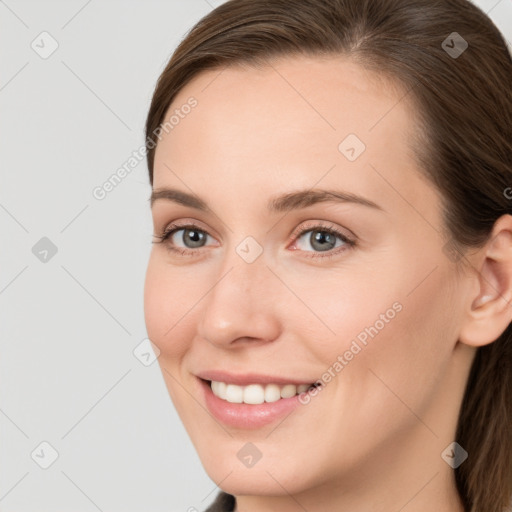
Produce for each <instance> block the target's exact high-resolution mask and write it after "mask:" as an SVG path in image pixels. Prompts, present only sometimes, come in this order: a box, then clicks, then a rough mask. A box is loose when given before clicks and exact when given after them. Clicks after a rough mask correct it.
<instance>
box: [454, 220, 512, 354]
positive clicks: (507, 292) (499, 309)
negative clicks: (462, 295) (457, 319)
mask: <svg viewBox="0 0 512 512" xmlns="http://www.w3.org/2000/svg"><path fill="white" fill-rule="evenodd" d="M471 261H472V262H476V266H475V268H474V270H475V272H474V275H472V276H471V279H474V281H475V282H474V286H473V289H474V293H472V294H471V295H470V297H468V302H467V310H466V312H465V314H464V322H463V325H462V328H461V331H460V334H459V341H460V342H461V343H465V344H466V345H470V346H473V347H480V346H483V345H488V344H489V343H492V342H493V341H495V340H496V339H498V338H499V337H500V336H501V334H502V333H503V331H504V330H505V329H506V328H507V326H508V324H509V323H510V322H511V321H512V302H511V301H512V216H511V215H508V214H507V215H503V216H501V217H500V218H499V219H498V220H497V221H496V222H495V224H494V228H493V231H492V234H491V237H490V238H489V241H488V242H487V243H486V245H485V246H484V247H482V248H481V249H479V250H478V252H477V255H476V257H475V259H472V260H471Z"/></svg>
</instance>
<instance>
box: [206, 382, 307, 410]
mask: <svg viewBox="0 0 512 512" xmlns="http://www.w3.org/2000/svg"><path fill="white" fill-rule="evenodd" d="M210 386H211V389H212V392H213V394H214V395H215V396H216V397H218V398H220V399H222V400H225V401H227V402H230V403H232V404H241V403H245V404H252V405H258V404H263V403H265V402H277V401H278V400H281V399H282V398H291V397H293V396H295V395H297V394H300V393H304V392H305V391H308V390H309V389H310V388H314V387H316V384H300V385H298V386H296V385H295V384H284V385H278V384H266V385H261V384H249V385H248V386H238V385H237V384H227V383H226V382H219V381H211V382H210Z"/></svg>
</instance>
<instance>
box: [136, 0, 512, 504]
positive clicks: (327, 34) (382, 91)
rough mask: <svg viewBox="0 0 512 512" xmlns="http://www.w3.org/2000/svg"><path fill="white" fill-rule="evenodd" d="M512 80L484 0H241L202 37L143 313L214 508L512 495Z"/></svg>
mask: <svg viewBox="0 0 512 512" xmlns="http://www.w3.org/2000/svg"><path fill="white" fill-rule="evenodd" d="M511 84H512V62H511V57H510V54H509V53H508V51H507V47H506V43H505V41H504V39H503V37H502V36H501V35H500V33H499V31H498V29H497V28H496V27H495V26H494V25H493V24H492V22H491V21H490V20H489V19H488V18H487V17H486V16H485V14H484V13H482V12H481V11H480V10H479V9H478V8H477V7H475V6H474V5H473V4H471V3H469V2H468V1H465V0H439V1H435V2H433V1H432V0H410V1H399V0H301V1H300V2H297V1H295V0H273V1H272V2H269V1H267V0H231V1H228V2H227V3H225V4H224V5H222V6H220V7H218V8H217V9H215V10H214V11H212V12H211V13H210V14H209V15H208V16H206V17H205V18H204V19H203V20H201V21H200V22H199V23H198V24H197V25H196V26H195V27H194V28H193V29H192V30H191V32H190V33H189V34H188V35H187V37H186V38H185V39H184V40H183V41H182V43H181V44H180V46H179V47H178V49H177V50H176V51H175V53H174V55H173V56H172V58H171V60H170V62H169V63H168V65H167V67H166V68H165V70H164V71H163V73H162V75H161V77H160V79H159V81H158V84H157V86H156V90H155V93H154V96H153V100H152V103H151V107H150V110H149V114H148V118H147V125H146V135H147V159H148V167H149V172H150V179H151V184H152V187H153V189H152V197H151V205H152V214H153V221H154V229H155V232H154V234H155V245H154V247H153V250H152V253H151V257H150V261H149V265H148V270H147V276H146V289H145V315H146V324H147V328H148V334H149V337H150V339H151V340H152V341H153V342H154V343H155V345H156V346H157V347H158V349H159V350H160V352H161V354H160V357H159V363H160V366H161V369H162V372H163V376H164V379H165V381H166V384H167V387H168V390H169V394H170V396H171V398H172V401H173V402H174V405H175V407H176V409H177V411H178V413H179V414H180V417H181V419H182V421H183V423H184V426H185V428H186V429H187V432H188V434H189V435H190V437H191V439H192V442H193V443H194V446H195V448H196V449H197V451H198V454H199V456H200V458H201V461H202V463H203V465H204V467H205V469H206V471H207V473H208V474H209V476H210V477H211V478H212V479H213V480H214V481H215V482H216V483H217V484H218V486H219V487H220V488H221V489H222V490H223V492H220V493H219V495H218V497H217V500H216V503H215V504H214V505H212V507H211V508H209V509H208V510H210V511H220V510H237V511H238V512H242V511H244V512H245V511H247V512H252V511H260V510H268V511H271V510H279V511H296V510H297V511H299V510H300V511H302V510H307V511H308V512H315V511H325V510H340V511H341V510H343V511H345V510H347V511H348V510H350V511H351V512H362V511H367V510H372V511H379V512H388V511H398V510H401V511H415V512H423V511H432V510H435V511H436V512H448V511H450V512H455V511H465V512H468V511H471V512H503V511H504V510H506V509H507V507H508V506H509V504H510V501H511V494H512V432H511V424H512V421H511V420H512V402H511V390H512V372H511V371H510V370H511V366H512V364H511V362H512V339H511V328H510V322H511V320H512V308H511V307H510V300H511V298H512V215H511V213H512V204H511V198H512V193H511V192H512V188H510V187H512V95H511Z"/></svg>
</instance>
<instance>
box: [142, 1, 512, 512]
mask: <svg viewBox="0 0 512 512" xmlns="http://www.w3.org/2000/svg"><path fill="white" fill-rule="evenodd" d="M453 32H457V33H458V34H459V35H460V36H462V38H463V39H464V40H465V41H466V42H467V44H468V47H467V49H466V50H465V51H463V53H461V54H459V55H457V54H453V53H450V52H449V48H452V47H453V48H455V50H457V49H463V47H462V46H457V45H458V43H457V45H456V44H455V42H454V41H455V39H453V38H454V37H455V38H456V39H457V38H458V40H459V41H461V39H460V37H459V36H454V35H453ZM449 36H450V37H452V39H450V38H449ZM445 40H446V41H448V43H444V41H445ZM298 54H304V55H312V56H315V55H346V56H348V57H350V58H352V59H353V60H354V61H355V62H358V63H359V64H360V65H362V66H364V67H366V68H368V69H371V70H374V71H377V72H379V73H381V74H382V75H383V76H387V77H390V78H392V79H394V80H395V83H398V84H400V85H402V86H404V90H407V91H408V92H410V97H411V99H412V100H413V101H414V103H415V105H416V106H417V112H415V114H417V116H418V122H417V125H416V132H415V133H414V134H411V140H410V143H411V147H412V148H413V149H414V154H415V156H416V158H417V159H418V162H420V164H421V168H422V171H423V172H424V173H425V175H426V176H427V177H428V179H430V180H431V182H432V183H434V184H435V185H436V186H437V188H438V190H439V192H440V195H441V197H442V200H443V215H444V221H445V222H444V224H445V226H444V228H445V229H446V234H447V235H448V239H449V244H447V245H449V246H450V247H451V252H450V254H452V255H453V254H459V255H461V254H462V255H463V254H464V252H465V250H466V249H467V248H470V247H480V246H482V245H483V244H484V243H485V242H486V241H488V240H489V237H490V234H491V231H492V228H493V226H494V223H495V221H496V220H497V219H498V218H499V217H500V216H501V215H503V214H506V213H512V205H511V199H512V195H509V194H507V193H506V192H505V191H506V190H507V189H508V187H509V186H512V93H511V86H512V59H511V55H510V53H509V51H508V49H507V45H506V42H505V39H504V38H503V36H502V35H501V34H500V32H499V30H498V29H497V28H496V26H495V25H494V24H493V23H492V21H491V20H490V19H489V18H488V17H487V16H486V15H485V14H484V13H483V12H482V11H481V10H480V9H479V8H478V7H476V6H475V5H473V4H472V3H471V2H470V1H468V0H301V1H300V2H299V1H297V0H230V1H228V2H226V3H225V4H223V5H221V6H219V7H218V8H217V9H215V10H214V11H212V12H211V13H210V14H208V15H207V16H205V17H204V18H203V19H202V20H200V21H199V22H198V23H197V25H196V26H195V27H193V29H192V30H191V31H190V32H189V33H188V34H187V36H186V37H185V39H184V40H183V41H182V42H181V44H180V45H179V46H178V48H177V50H176V51H175V52H174V54H173V56H172V58H171V60H170V61H169V63H168V64H167V66H166V68H165V70H164V71H163V73H162V75H161V76H160V78H159V80H158V83H157V86H156V90H155V92H154V96H153V99H152V103H151V106H150V109H149V113H148V117H147V122H146V137H147V138H146V147H147V162H148V168H149V175H150V181H151V184H152V183H153V163H154V155H155V147H156V142H157V141H156V140H155V138H154V136H155V133H158V128H159V126H160V125H161V123H162V122H163V120H164V117H165V114H166V112H167V109H168V108H169V106H170V104H171V102H172V101H173V98H174V97H175V96H176V94H177V93H178V92H179V91H180V90H181V89H182V88H183V87H184V86H185V85H186V84H187V83H188V82H189V81H190V80H191V79H192V78H193V77H194V76H196V75H197V74H199V73H200V72H201V71H203V70H207V69H213V68H222V67H223V66H229V65H230V64H237V63H248V64H253V65H260V64H261V65H264V64H265V62H266V61H267V60H268V59H270V58H272V57H282V56H284V57H286V56H293V55H298ZM508 190H512V189H508ZM455 260H456V261H457V258H455ZM458 260H459V261H460V262H462V261H464V258H463V257H461V258H458ZM511 325H512V324H509V326H508V327H507V328H506V330H505V331H504V332H503V334H502V335H501V336H500V337H499V338H498V339H497V340H495V341H494V342H493V343H490V344H489V345H486V346H484V347H480V348H479V349H478V350H477V353H476V357H475V360H474V362H473V366H472V368H471V372H470V376H469V379H468V383H467V387H466V392H465V395H464V399H463V403H462V406H461V410H460V416H459V421H458V428H457V435H456V441H457V442H458V443H459V444H460V445H461V446H462V447H463V448H464V449H465V450H466V451H467V452H468V453H469V457H468V459H467V460H466V461H465V462H464V463H463V464H462V465H461V466H459V467H458V468H457V469H456V470H455V477H456V483H457V487H458V491H459V494H460V496H461V499H462V501H463V504H464V507H465V509H466V511H467V512H483V511H485V512H503V511H504V510H506V509H507V507H508V506H509V505H510V501H511V497H512V399H511V397H512V328H511Z"/></svg>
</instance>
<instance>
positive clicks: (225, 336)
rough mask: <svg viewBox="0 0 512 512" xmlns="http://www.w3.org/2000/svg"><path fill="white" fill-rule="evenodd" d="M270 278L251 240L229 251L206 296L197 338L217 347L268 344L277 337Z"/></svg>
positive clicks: (275, 311) (254, 243)
mask: <svg viewBox="0 0 512 512" xmlns="http://www.w3.org/2000/svg"><path fill="white" fill-rule="evenodd" d="M256 244H257V245H256ZM272 277H273V276H272V273H271V272H270V270H269V269H268V268H267V265H266V261H265V258H264V254H263V248H262V247H261V246H260V245H259V244H258V243H257V242H256V241H255V240H254V239H252V240H251V239H244V240H242V242H240V243H239V244H238V245H236V246H234V247H232V248H230V249H229V253H228V254H225V255H224V258H223V261H222V264H221V265H220V266H219V272H218V277H217V278H216V280H215V282H214V283H213V285H212V287H211V289H210V291H209V292H208V293H207V295H206V296H205V304H204V309H203V315H202V319H201V322H200V328H199V330H200V334H201V335H202V336H203V337H204V338H206V339H207V340H209V341H210V342H212V343H214V344H219V345H221V344H222V345H226V344H229V343H231V342H233V341H235V340H237V339H240V338H253V339H260V340H265V341H271V340H272V339H274V338H275V337H277V335H278V330H279V321H278V318H277V315H278V311H277V309H276V307H275V306H274V305H273V304H275V299H272V289H273V286H274V285H272V281H273V280H272Z"/></svg>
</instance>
